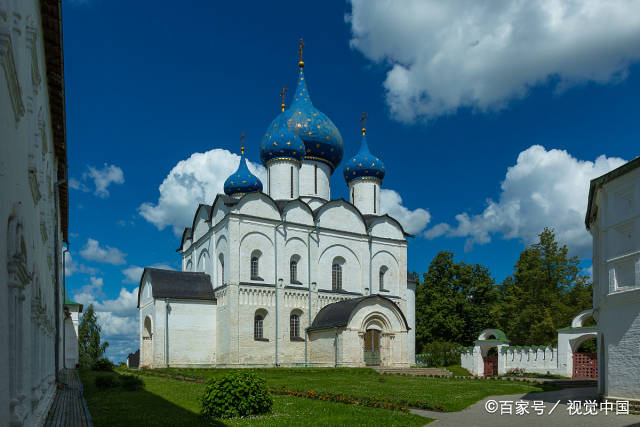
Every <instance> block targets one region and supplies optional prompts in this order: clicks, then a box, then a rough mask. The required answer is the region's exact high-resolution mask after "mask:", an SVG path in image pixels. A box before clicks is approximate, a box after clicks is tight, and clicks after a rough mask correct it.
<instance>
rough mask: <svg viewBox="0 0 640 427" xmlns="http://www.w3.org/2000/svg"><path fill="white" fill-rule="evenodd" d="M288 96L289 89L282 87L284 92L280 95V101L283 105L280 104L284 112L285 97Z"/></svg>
mask: <svg viewBox="0 0 640 427" xmlns="http://www.w3.org/2000/svg"><path fill="white" fill-rule="evenodd" d="M286 95H287V87H286V86H282V92H281V93H280V100H281V101H282V104H280V106H281V107H282V111H284V97H285V96H286Z"/></svg>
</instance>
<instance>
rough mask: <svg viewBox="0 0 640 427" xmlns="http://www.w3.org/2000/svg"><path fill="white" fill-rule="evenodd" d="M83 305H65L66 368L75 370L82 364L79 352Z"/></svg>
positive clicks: (64, 358) (64, 355) (64, 356)
mask: <svg viewBox="0 0 640 427" xmlns="http://www.w3.org/2000/svg"><path fill="white" fill-rule="evenodd" d="M81 312H82V304H77V303H68V302H67V303H65V310H64V332H63V339H64V354H63V360H64V367H65V368H68V369H74V368H76V366H77V365H78V364H79V363H80V357H79V352H78V350H79V349H78V318H79V315H80V313H81Z"/></svg>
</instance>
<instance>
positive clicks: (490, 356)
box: [483, 347, 498, 377]
mask: <svg viewBox="0 0 640 427" xmlns="http://www.w3.org/2000/svg"><path fill="white" fill-rule="evenodd" d="M483 361H484V376H485V377H495V376H496V375H498V348H497V347H491V348H490V349H489V350H488V351H487V355H486V356H485V357H484V359H483Z"/></svg>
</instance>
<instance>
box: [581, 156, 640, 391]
mask: <svg viewBox="0 0 640 427" xmlns="http://www.w3.org/2000/svg"><path fill="white" fill-rule="evenodd" d="M585 222H586V225H587V227H588V229H589V231H590V232H591V235H592V236H593V259H592V262H593V281H594V282H593V308H594V317H595V318H596V319H597V321H598V329H599V332H600V339H599V340H598V359H599V367H598V368H599V369H598V370H599V372H600V377H599V383H598V387H599V393H600V394H601V395H602V396H604V397H606V398H623V399H630V400H640V158H636V159H634V160H632V161H631V162H629V163H627V164H625V165H623V166H621V167H619V168H618V169H615V170H613V171H611V172H609V173H608V174H606V175H603V176H602V177H600V178H596V179H594V180H592V181H591V189H590V192H589V209H588V211H587V217H586V221H585Z"/></svg>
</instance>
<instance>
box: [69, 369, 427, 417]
mask: <svg viewBox="0 0 640 427" xmlns="http://www.w3.org/2000/svg"><path fill="white" fill-rule="evenodd" d="M96 374H98V373H96V372H93V371H88V370H83V371H81V372H80V377H81V379H82V382H83V385H84V395H85V398H86V400H87V404H88V406H89V411H90V412H91V417H92V420H93V423H94V425H95V426H96V427H100V426H165V425H166V426H169V425H171V426H199V425H202V426H204V425H209V424H207V423H205V422H204V420H203V419H202V418H200V416H199V412H200V403H199V401H198V398H199V397H200V395H201V394H202V392H203V390H204V387H205V385H204V384H198V383H192V382H183V381H178V380H172V379H167V378H158V377H154V376H150V375H145V376H143V377H142V378H143V379H144V381H145V387H144V390H139V391H123V390H122V389H120V388H115V389H108V390H105V391H99V390H98V389H97V388H96V387H95V385H94V378H95V376H96ZM100 374H102V373H100ZM111 375H114V376H115V375H117V374H115V373H113V374H111ZM273 399H274V406H273V411H272V413H271V414H269V415H263V416H259V417H251V418H235V419H229V420H224V423H219V424H218V425H229V426H300V425H304V426H314V425H381V426H420V425H424V424H426V423H427V422H429V421H431V420H430V419H428V418H423V417H420V416H417V415H413V414H408V413H404V412H400V411H390V410H386V409H376V408H367V407H362V406H356V405H347V404H342V403H329V402H323V401H317V400H309V399H304V398H298V397H292V396H278V395H275V396H273Z"/></svg>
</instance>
